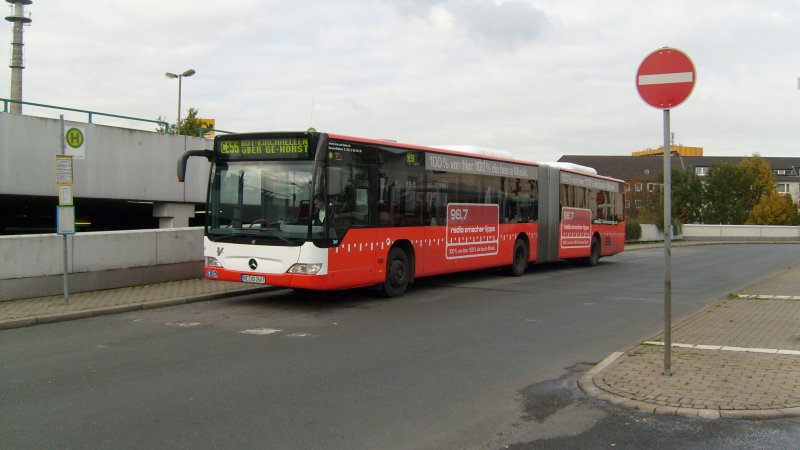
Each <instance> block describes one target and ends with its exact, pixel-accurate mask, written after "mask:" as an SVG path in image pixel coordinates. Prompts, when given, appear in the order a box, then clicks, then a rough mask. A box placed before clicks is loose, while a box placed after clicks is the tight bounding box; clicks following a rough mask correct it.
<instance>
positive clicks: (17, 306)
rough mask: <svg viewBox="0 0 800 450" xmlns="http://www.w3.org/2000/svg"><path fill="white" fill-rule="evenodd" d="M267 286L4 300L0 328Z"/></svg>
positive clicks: (218, 284)
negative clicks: (66, 300)
mask: <svg viewBox="0 0 800 450" xmlns="http://www.w3.org/2000/svg"><path fill="white" fill-rule="evenodd" d="M269 289H272V288H270V287H268V286H257V287H254V286H249V285H243V284H241V283H230V282H225V281H208V280H203V279H192V280H181V281H170V282H166V283H156V284H148V285H142V286H131V287H125V288H118V289H106V290H102V291H90V292H79V293H74V294H70V295H69V304H66V303H65V302H64V296H63V295H53V296H48V297H36V298H27V299H21V300H7V301H2V302H0V330H2V329H8V328H18V327H24V326H30V325H36V324H39V323H49V322H57V321H63V320H73V319H80V318H84V317H92V316H98V315H103V314H114V313H119V312H125V311H135V310H139V309H147V308H157V307H161V306H169V305H178V304H182V303H190V302H195V301H204V300H211V299H215V298H220V297H224V296H228V295H233V294H237V293H249V292H260V291H263V290H269Z"/></svg>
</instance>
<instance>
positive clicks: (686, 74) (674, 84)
mask: <svg viewBox="0 0 800 450" xmlns="http://www.w3.org/2000/svg"><path fill="white" fill-rule="evenodd" d="M696 80H697V72H696V71H695V69H694V64H692V60H691V59H689V57H688V56H686V54H685V53H683V52H682V51H680V50H678V49H675V48H669V47H664V48H660V49H658V50H656V51H654V52H653V53H650V54H649V55H647V57H646V58H645V59H644V61H642V63H641V64H640V65H639V70H637V71H636V89H638V90H639V96H641V97H642V100H644V101H645V103H647V104H648V105H650V106H652V107H654V108H658V109H670V108H674V107H676V106H678V105H680V104H681V103H683V102H684V100H686V99H687V98H688V97H689V94H691V93H692V90H693V89H694V84H695V81H696Z"/></svg>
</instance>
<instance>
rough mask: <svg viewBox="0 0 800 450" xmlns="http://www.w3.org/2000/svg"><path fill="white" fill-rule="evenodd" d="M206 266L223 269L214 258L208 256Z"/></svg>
mask: <svg viewBox="0 0 800 450" xmlns="http://www.w3.org/2000/svg"><path fill="white" fill-rule="evenodd" d="M206 266H208V267H222V264H220V263H219V261H217V258H214V257H213V256H206Z"/></svg>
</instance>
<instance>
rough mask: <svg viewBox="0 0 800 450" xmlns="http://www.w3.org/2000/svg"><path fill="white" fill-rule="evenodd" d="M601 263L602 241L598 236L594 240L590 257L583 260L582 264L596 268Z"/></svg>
mask: <svg viewBox="0 0 800 450" xmlns="http://www.w3.org/2000/svg"><path fill="white" fill-rule="evenodd" d="M598 261H600V239H598V238H597V236H595V237H593V238H592V249H591V250H590V251H589V257H588V258H583V260H582V261H581V262H583V265H584V266H586V267H594V266H596V265H597V262H598Z"/></svg>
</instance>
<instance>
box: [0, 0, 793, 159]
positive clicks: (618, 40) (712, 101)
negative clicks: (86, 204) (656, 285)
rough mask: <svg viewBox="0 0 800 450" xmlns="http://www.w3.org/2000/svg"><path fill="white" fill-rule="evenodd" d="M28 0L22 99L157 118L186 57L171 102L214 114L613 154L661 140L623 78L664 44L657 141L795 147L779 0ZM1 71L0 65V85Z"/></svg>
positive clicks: (421, 140)
mask: <svg viewBox="0 0 800 450" xmlns="http://www.w3.org/2000/svg"><path fill="white" fill-rule="evenodd" d="M4 4H5V3H4ZM7 6H8V7H9V10H8V11H7V13H9V15H10V12H11V11H10V7H11V5H7ZM26 11H27V12H28V13H30V14H31V18H32V23H31V25H30V26H29V27H26V28H25V34H24V42H25V47H24V52H25V54H24V55H25V70H24V71H23V100H25V101H29V102H35V103H45V104H50V105H58V106H65V107H70V108H77V109H84V110H92V111H100V112H106V113H111V114H118V115H124V116H133V117H141V118H146V119H157V118H159V117H163V118H167V119H168V120H169V121H171V122H174V121H175V120H176V116H177V112H178V107H177V104H178V80H174V79H169V78H167V77H165V75H164V74H165V72H173V73H180V72H183V71H185V70H187V69H190V68H191V69H194V70H196V74H195V75H194V76H192V77H190V78H184V79H183V82H182V96H181V97H182V108H181V109H182V110H183V111H182V116H184V117H185V115H186V110H187V109H188V108H189V107H194V108H197V109H199V116H200V117H209V118H214V119H215V120H216V126H217V128H218V129H221V130H227V131H236V132H245V131H287V130H298V131H301V130H306V129H307V128H308V127H309V126H313V127H314V128H315V129H317V130H318V131H323V132H331V133H337V134H346V135H352V136H359V137H366V138H375V139H392V140H397V141H400V142H405V143H410V144H418V145H438V146H442V145H444V146H446V145H468V146H478V147H484V148H491V149H498V150H503V151H508V152H511V153H512V154H513V155H514V156H515V157H516V158H519V159H526V160H536V161H554V160H557V159H558V158H560V157H561V156H562V155H565V154H580V155H630V154H631V152H634V151H638V150H643V149H648V148H657V147H660V146H661V145H662V144H663V113H662V111H661V110H658V109H655V108H653V107H650V106H648V105H647V104H646V103H645V102H644V101H643V100H642V99H641V98H640V97H639V95H638V92H637V89H636V83H635V79H636V71H637V69H638V67H639V65H640V64H641V62H642V60H643V59H644V58H645V57H646V56H647V55H648V54H650V53H651V52H653V51H654V50H656V49H658V48H661V47H665V46H668V47H674V48H677V49H680V50H682V51H683V52H684V53H686V54H687V55H688V56H689V57H690V58H691V59H692V61H693V62H694V65H695V68H696V71H697V76H696V85H695V88H694V91H693V92H692V94H691V96H690V97H689V98H688V99H687V100H686V101H685V102H684V103H683V104H681V105H679V106H678V107H676V108H674V109H672V110H671V113H670V115H671V131H672V133H674V141H673V142H674V144H676V145H687V146H697V147H703V148H704V150H705V155H707V156H749V155H752V154H753V153H759V154H761V155H762V156H790V157H798V156H800V89H798V88H800V81H798V77H800V2H798V1H796V0H704V1H696V0H690V1H685V0H669V1H651V0H618V1H616V0H605V1H594V0H542V1H538V0H335V1H331V0H327V1H324V0H236V1H230V0H229V1H215V2H212V1H207V0H191V1H189V0H170V1H163V0H137V1H133V0H103V1H92V0H69V1H68V0H34V1H33V4H31V5H29V6H27V7H26ZM4 27H5V28H4V30H3V31H0V36H2V40H1V42H2V44H3V45H4V47H5V48H6V49H7V50H6V52H7V53H6V54H7V55H10V51H11V50H10V48H11V30H12V25H11V23H9V22H4ZM10 77H11V70H10V69H5V70H0V86H1V87H2V89H3V90H4V91H2V92H0V97H6V98H7V97H8V96H9V92H10V86H9V83H10ZM23 108H24V109H23V112H24V113H25V114H30V115H40V116H47V117H54V116H55V117H57V115H58V112H53V111H50V110H46V109H42V108H35V107H30V106H25V107H23ZM65 116H66V118H67V119H70V120H82V121H85V120H86V115H85V114H76V113H67V114H65ZM94 122H95V123H99V124H108V125H117V124H118V123H119V121H115V120H114V119H108V118H102V117H95V118H94ZM137 126H138V127H143V128H144V129H154V125H151V124H148V123H141V124H140V125H137Z"/></svg>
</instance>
